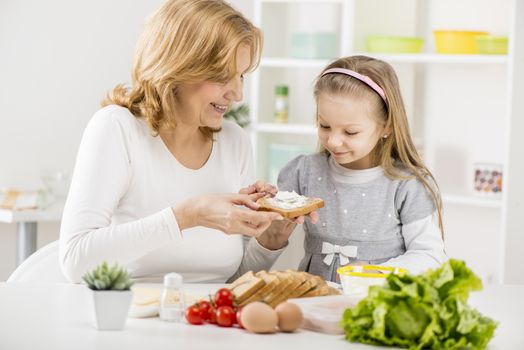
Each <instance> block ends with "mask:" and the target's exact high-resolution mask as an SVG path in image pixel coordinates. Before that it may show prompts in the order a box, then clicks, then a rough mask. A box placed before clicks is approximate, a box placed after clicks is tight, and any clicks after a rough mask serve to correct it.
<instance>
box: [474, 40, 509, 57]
mask: <svg viewBox="0 0 524 350" xmlns="http://www.w3.org/2000/svg"><path fill="white" fill-rule="evenodd" d="M475 39H476V40H477V48H478V50H479V53H480V54H484V55H507V54H508V37H507V36H493V35H479V36H477V37H476V38H475Z"/></svg>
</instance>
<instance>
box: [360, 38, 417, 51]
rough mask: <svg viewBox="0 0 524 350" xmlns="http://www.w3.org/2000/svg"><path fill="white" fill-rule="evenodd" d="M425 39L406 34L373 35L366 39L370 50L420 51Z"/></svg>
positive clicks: (367, 47)
mask: <svg viewBox="0 0 524 350" xmlns="http://www.w3.org/2000/svg"><path fill="white" fill-rule="evenodd" d="M423 45H424V39H422V38H416V37H406V36H385V35H371V36H368V37H367V39H366V49H367V50H368V52H383V53H419V52H421V51H422V46H423Z"/></svg>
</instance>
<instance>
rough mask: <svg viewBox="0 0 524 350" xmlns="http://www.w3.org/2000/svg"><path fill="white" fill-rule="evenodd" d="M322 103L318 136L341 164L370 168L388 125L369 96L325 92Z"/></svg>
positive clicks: (322, 95)
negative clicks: (375, 115) (374, 109)
mask: <svg viewBox="0 0 524 350" xmlns="http://www.w3.org/2000/svg"><path fill="white" fill-rule="evenodd" d="M317 104H318V138H319V140H320V143H321V144H322V146H323V147H324V148H325V149H326V150H327V151H328V152H329V153H330V154H331V156H332V157H333V159H334V160H335V161H336V162H337V163H338V164H340V165H342V166H344V167H346V168H349V169H368V168H372V167H374V166H376V165H377V164H374V163H373V157H372V151H373V149H374V148H375V146H376V145H377V143H378V141H379V139H380V138H381V137H382V136H383V134H384V126H383V125H382V124H380V123H378V122H377V121H376V119H375V118H373V116H372V114H371V111H372V110H371V105H370V103H369V102H368V101H367V100H365V99H362V98H360V99H357V98H354V97H352V96H349V95H331V94H325V93H321V94H320V95H319V96H318V99H317Z"/></svg>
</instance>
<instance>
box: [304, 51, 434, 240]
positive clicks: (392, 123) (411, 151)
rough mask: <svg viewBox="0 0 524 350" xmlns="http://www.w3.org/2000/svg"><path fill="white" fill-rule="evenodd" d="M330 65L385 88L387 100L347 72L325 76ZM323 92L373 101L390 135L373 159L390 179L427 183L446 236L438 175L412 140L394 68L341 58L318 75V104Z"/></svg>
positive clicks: (375, 112) (372, 61) (369, 60)
mask: <svg viewBox="0 0 524 350" xmlns="http://www.w3.org/2000/svg"><path fill="white" fill-rule="evenodd" d="M331 68H345V69H349V70H352V71H355V72H357V73H360V74H362V75H365V76H368V77H369V78H370V79H371V80H372V81H374V82H375V83H376V84H377V85H378V86H379V87H381V88H382V90H384V93H385V96H386V101H384V100H383V99H382V98H381V97H380V95H379V94H378V93H377V92H376V91H374V90H373V89H372V88H370V87H369V86H368V85H366V84H365V83H363V82H361V81H360V80H358V79H355V78H353V77H350V76H348V75H345V74H326V75H324V76H323V73H324V72H325V71H326V70H328V69H331ZM321 94H328V95H334V96H340V95H348V94H349V95H351V96H354V97H356V98H362V99H365V100H367V101H369V102H370V106H371V108H372V111H373V112H372V114H373V115H374V116H376V118H377V122H379V123H381V124H383V125H384V128H385V130H387V132H388V134H389V135H388V137H387V138H382V137H381V138H380V139H381V141H380V142H379V143H378V144H377V146H376V147H375V150H374V152H375V153H374V154H373V157H374V159H376V160H377V162H378V164H379V165H380V166H381V167H382V168H383V169H384V172H385V174H386V176H388V177H389V178H391V179H406V178H413V176H414V177H416V178H417V179H419V180H420V181H421V182H422V183H423V184H424V186H425V187H426V189H427V190H428V192H429V193H430V194H431V197H432V198H433V202H434V203H435V207H436V208H437V212H438V221H439V228H440V231H441V233H442V237H444V227H443V223H442V199H441V197H440V191H439V188H438V185H437V182H436V181H435V178H434V177H433V175H432V174H431V172H430V171H429V170H428V168H427V167H426V166H425V165H424V163H423V161H422V159H421V157H420V156H419V154H418V152H417V149H416V148H415V145H414V143H413V140H412V139H411V134H410V132H409V125H408V118H407V114H406V109H405V107H404V102H403V100H402V95H401V93H400V85H399V83H398V78H397V75H396V74H395V71H394V69H393V67H391V65H389V64H388V63H386V62H384V61H381V60H377V59H374V58H371V57H367V56H351V57H344V58H340V59H338V60H336V61H334V62H332V63H330V64H329V65H328V66H327V67H326V68H325V69H324V70H323V71H322V73H320V75H319V76H318V78H317V80H316V83H315V87H314V95H315V99H316V100H317V104H318V97H319V96H320V95H321ZM321 152H327V150H325V149H323V148H321ZM399 163H400V165H401V166H403V167H404V168H405V169H407V170H408V171H409V172H410V173H411V174H413V176H408V177H406V176H405V175H404V174H403V173H402V170H401V169H399V167H398V165H399ZM428 179H429V180H431V182H432V183H430V182H429V181H428Z"/></svg>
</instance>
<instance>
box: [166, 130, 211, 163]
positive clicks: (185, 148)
mask: <svg viewBox="0 0 524 350" xmlns="http://www.w3.org/2000/svg"><path fill="white" fill-rule="evenodd" d="M159 136H160V138H161V139H162V141H163V142H164V144H165V145H166V147H167V149H168V150H169V152H171V154H172V155H173V156H174V157H175V158H176V159H177V160H178V162H179V163H180V164H182V165H183V166H185V167H186V168H189V169H200V168H201V167H202V166H204V164H206V162H207V160H208V159H209V156H210V154H211V150H212V148H213V140H212V139H210V138H209V137H206V136H205V135H204V134H203V133H202V132H201V131H200V129H199V128H198V127H195V126H188V125H184V124H182V123H180V124H177V126H176V128H174V129H167V128H161V129H160V131H159Z"/></svg>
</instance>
